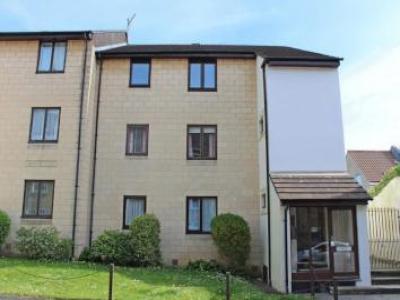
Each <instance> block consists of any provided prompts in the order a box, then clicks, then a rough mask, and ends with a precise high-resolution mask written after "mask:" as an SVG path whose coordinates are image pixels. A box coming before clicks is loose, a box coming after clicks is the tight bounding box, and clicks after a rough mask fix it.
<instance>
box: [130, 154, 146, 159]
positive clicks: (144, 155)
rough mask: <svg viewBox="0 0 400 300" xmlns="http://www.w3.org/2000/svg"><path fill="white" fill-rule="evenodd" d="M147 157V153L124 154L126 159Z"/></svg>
mask: <svg viewBox="0 0 400 300" xmlns="http://www.w3.org/2000/svg"><path fill="white" fill-rule="evenodd" d="M148 157H149V156H148V154H125V158H127V159H147V158H148Z"/></svg>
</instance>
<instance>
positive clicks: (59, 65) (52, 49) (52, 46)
mask: <svg viewBox="0 0 400 300" xmlns="http://www.w3.org/2000/svg"><path fill="white" fill-rule="evenodd" d="M66 54H67V42H41V43H40V47H39V58H38V64H37V72H38V73H62V72H64V67H65V57H66Z"/></svg>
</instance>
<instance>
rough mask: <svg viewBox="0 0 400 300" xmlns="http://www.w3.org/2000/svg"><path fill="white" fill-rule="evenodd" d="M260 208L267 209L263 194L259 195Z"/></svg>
mask: <svg viewBox="0 0 400 300" xmlns="http://www.w3.org/2000/svg"><path fill="white" fill-rule="evenodd" d="M261 207H262V208H266V207H267V200H266V197H265V194H262V195H261Z"/></svg>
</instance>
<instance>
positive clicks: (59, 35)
mask: <svg viewBox="0 0 400 300" xmlns="http://www.w3.org/2000/svg"><path fill="white" fill-rule="evenodd" d="M91 36H92V31H21V32H15V31H14V32H12V31H10V32H0V41H19V40H40V39H64V40H83V39H86V38H89V39H90V38H91Z"/></svg>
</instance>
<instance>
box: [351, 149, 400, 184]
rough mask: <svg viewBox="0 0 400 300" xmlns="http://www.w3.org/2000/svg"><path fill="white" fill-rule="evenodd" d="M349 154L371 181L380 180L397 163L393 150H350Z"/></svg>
mask: <svg viewBox="0 0 400 300" xmlns="http://www.w3.org/2000/svg"><path fill="white" fill-rule="evenodd" d="M347 155H348V156H349V157H350V158H351V159H352V160H353V162H354V163H355V164H356V165H357V167H358V168H359V169H360V170H361V172H363V174H364V176H365V178H366V179H367V180H368V182H370V183H377V182H379V181H380V180H381V179H382V177H383V175H385V173H386V172H387V171H389V170H390V169H391V168H392V167H394V166H395V165H396V159H395V158H394V156H393V154H392V152H391V151H368V150H349V151H348V152H347Z"/></svg>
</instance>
